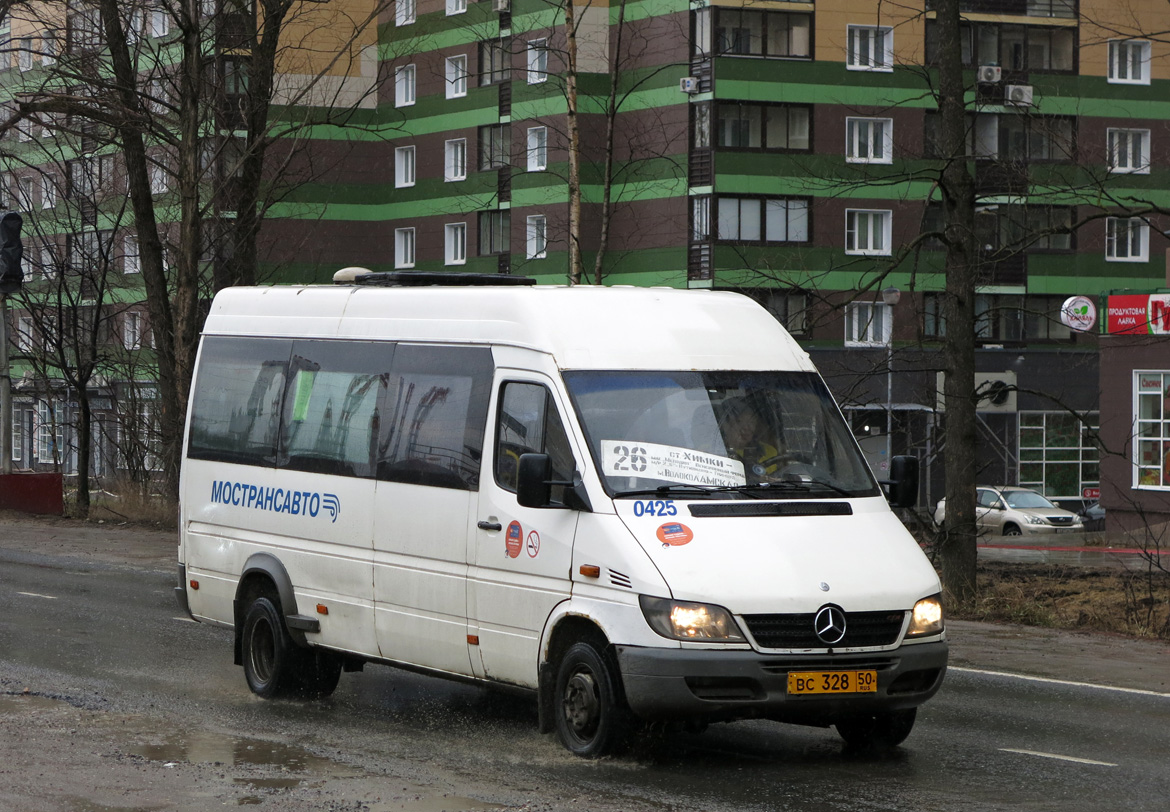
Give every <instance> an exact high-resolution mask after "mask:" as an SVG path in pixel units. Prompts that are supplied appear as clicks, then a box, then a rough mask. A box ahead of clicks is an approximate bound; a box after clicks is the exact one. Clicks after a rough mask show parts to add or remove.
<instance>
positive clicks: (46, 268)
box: [41, 243, 57, 279]
mask: <svg viewBox="0 0 1170 812" xmlns="http://www.w3.org/2000/svg"><path fill="white" fill-rule="evenodd" d="M41 276H43V277H44V278H45V279H56V278H57V252H56V250H55V248H54V246H52V245H50V244H49V243H41Z"/></svg>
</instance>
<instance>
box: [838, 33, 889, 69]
mask: <svg viewBox="0 0 1170 812" xmlns="http://www.w3.org/2000/svg"><path fill="white" fill-rule="evenodd" d="M846 65H847V66H848V67H849V68H850V69H851V70H881V71H888V70H893V69H894V29H892V28H888V27H886V26H869V25H851V26H849V28H848V45H847V53H846Z"/></svg>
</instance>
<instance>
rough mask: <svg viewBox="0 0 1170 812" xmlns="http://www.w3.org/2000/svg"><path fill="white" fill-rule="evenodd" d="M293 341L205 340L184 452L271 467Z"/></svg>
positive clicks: (190, 454) (202, 457) (205, 458)
mask: <svg viewBox="0 0 1170 812" xmlns="http://www.w3.org/2000/svg"><path fill="white" fill-rule="evenodd" d="M291 345H292V342H290V341H285V340H281V339H251V338H225V337H217V336H209V337H207V338H205V339H204V341H203V347H202V349H201V351H200V356H199V369H198V371H197V373H196V378H195V385H194V398H193V401H192V404H191V437H190V442H189V444H188V456H190V457H191V458H193V459H204V460H217V461H220V462H236V463H242V464H245V465H261V466H271V465H273V464H275V462H276V442H277V437H278V436H279V433H280V406H281V398H282V396H283V394H284V385H285V380H286V377H287V371H288V360H289V352H290V348H291Z"/></svg>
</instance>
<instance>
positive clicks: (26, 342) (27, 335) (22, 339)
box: [16, 316, 35, 353]
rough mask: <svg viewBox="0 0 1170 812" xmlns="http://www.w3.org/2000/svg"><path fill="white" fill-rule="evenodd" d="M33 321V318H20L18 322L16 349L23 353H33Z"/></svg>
mask: <svg viewBox="0 0 1170 812" xmlns="http://www.w3.org/2000/svg"><path fill="white" fill-rule="evenodd" d="M34 329H35V328H34V327H33V320H32V317H31V316H20V317H19V318H18V319H17V320H16V348H17V349H18V350H20V351H21V352H23V353H31V352H32V351H33V330H34Z"/></svg>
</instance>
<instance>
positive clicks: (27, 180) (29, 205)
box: [16, 175, 37, 211]
mask: <svg viewBox="0 0 1170 812" xmlns="http://www.w3.org/2000/svg"><path fill="white" fill-rule="evenodd" d="M36 194H37V176H36V175H21V176H19V177H17V179H16V202H17V203H18V204H19V205H20V208H21V210H22V211H32V209H33V200H34V199H35V198H36Z"/></svg>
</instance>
